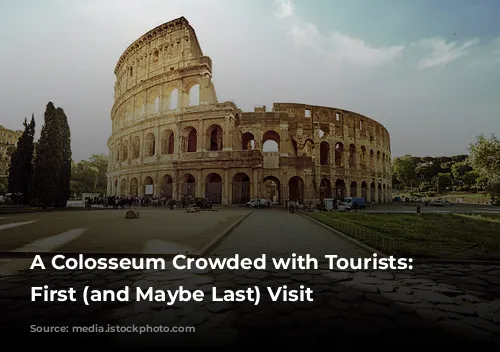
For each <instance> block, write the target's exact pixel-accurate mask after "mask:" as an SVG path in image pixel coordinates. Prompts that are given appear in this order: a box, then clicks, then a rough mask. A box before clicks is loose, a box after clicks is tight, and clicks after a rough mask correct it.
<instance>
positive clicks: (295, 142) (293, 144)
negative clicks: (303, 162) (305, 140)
mask: <svg viewBox="0 0 500 352" xmlns="http://www.w3.org/2000/svg"><path fill="white" fill-rule="evenodd" d="M292 148H293V156H299V147H298V146H297V141H296V140H295V139H292Z"/></svg>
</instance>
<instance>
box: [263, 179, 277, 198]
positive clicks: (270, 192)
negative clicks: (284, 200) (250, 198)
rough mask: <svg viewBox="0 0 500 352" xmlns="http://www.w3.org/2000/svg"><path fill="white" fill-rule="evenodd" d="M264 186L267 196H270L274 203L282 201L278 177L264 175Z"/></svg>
mask: <svg viewBox="0 0 500 352" xmlns="http://www.w3.org/2000/svg"><path fill="white" fill-rule="evenodd" d="M263 187H264V194H265V197H266V198H269V199H270V200H271V202H272V203H281V185H280V180H279V179H278V178H277V177H274V176H267V177H264V180H263Z"/></svg>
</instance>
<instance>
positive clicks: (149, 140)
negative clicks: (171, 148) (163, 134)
mask: <svg viewBox="0 0 500 352" xmlns="http://www.w3.org/2000/svg"><path fill="white" fill-rule="evenodd" d="M144 147H145V148H144V156H153V155H155V154H156V153H155V152H156V150H155V147H156V138H155V135H154V134H153V133H152V132H149V133H148V134H147V135H146V138H145V145H144Z"/></svg>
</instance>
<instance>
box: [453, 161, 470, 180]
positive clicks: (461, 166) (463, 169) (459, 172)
mask: <svg viewBox="0 0 500 352" xmlns="http://www.w3.org/2000/svg"><path fill="white" fill-rule="evenodd" d="M469 171H472V167H471V166H470V165H469V164H468V163H467V161H460V162H456V163H454V164H453V165H452V167H451V174H452V175H453V178H454V179H455V180H460V181H464V180H463V178H464V177H465V174H466V173H467V172H469ZM464 183H465V181H464Z"/></svg>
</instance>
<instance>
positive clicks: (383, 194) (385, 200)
mask: <svg viewBox="0 0 500 352" xmlns="http://www.w3.org/2000/svg"><path fill="white" fill-rule="evenodd" d="M386 202H387V187H386V186H385V184H384V185H383V186H382V203H386Z"/></svg>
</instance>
